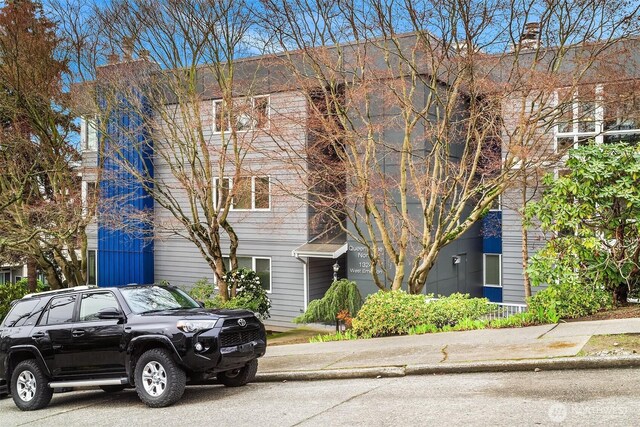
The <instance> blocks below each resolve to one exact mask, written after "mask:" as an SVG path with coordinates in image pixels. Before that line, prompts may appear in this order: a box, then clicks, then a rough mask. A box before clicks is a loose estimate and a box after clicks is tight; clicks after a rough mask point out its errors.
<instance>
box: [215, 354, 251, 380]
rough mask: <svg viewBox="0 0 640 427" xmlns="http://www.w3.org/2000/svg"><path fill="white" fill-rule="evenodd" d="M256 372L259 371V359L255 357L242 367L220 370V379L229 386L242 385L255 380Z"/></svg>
mask: <svg viewBox="0 0 640 427" xmlns="http://www.w3.org/2000/svg"><path fill="white" fill-rule="evenodd" d="M256 372H258V359H253V360H252V361H251V362H249V363H247V364H246V365H244V366H243V367H242V368H240V369H234V370H231V371H224V372H220V373H219V374H218V381H220V382H221V383H222V384H224V385H226V386H227V387H241V386H243V385H246V384H247V383H249V382H251V381H253V380H254V378H255V377H256Z"/></svg>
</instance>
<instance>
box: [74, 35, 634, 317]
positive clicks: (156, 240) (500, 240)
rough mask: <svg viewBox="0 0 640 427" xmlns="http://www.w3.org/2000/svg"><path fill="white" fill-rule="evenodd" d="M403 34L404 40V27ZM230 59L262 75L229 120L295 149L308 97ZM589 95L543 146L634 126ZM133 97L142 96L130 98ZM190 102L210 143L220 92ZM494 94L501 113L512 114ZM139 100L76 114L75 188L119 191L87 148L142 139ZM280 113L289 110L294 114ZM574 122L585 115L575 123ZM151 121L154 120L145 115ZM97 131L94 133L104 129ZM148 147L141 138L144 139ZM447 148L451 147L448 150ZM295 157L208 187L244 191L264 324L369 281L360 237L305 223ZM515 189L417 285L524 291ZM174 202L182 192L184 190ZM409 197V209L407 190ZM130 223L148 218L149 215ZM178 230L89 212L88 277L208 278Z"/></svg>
mask: <svg viewBox="0 0 640 427" xmlns="http://www.w3.org/2000/svg"><path fill="white" fill-rule="evenodd" d="M407 40H411V36H410V35H409V36H408V38H407ZM409 42H410V41H409ZM145 61H146V60H144V59H136V60H133V59H128V60H122V61H121V60H117V61H114V62H113V63H112V64H109V65H107V66H105V67H104V68H105V70H109V71H110V74H113V71H116V72H117V70H118V68H119V67H126V68H127V69H131V67H132V64H133V65H134V66H135V65H136V64H137V65H142V66H146V65H145V64H147V63H146V62H145ZM625 66H626V67H627V68H628V67H629V64H628V63H625ZM240 67H244V68H243V73H244V75H260V76H262V77H261V79H260V84H258V85H256V86H255V87H254V88H253V90H252V93H251V95H250V96H245V97H246V98H247V100H248V101H247V102H248V103H249V105H250V108H251V109H252V111H254V112H257V114H258V113H259V115H260V117H262V118H263V119H261V120H256V121H247V122H246V123H241V122H238V124H237V126H242V127H243V129H242V130H243V132H246V133H247V134H248V135H252V136H251V137H252V138H254V140H253V142H254V143H256V144H258V145H259V146H260V147H261V152H262V153H264V152H270V153H277V151H278V149H280V148H281V147H282V146H286V147H288V149H290V150H293V151H299V152H301V153H302V152H304V149H305V146H306V144H308V142H309V139H310V135H309V129H308V126H307V122H306V115H307V114H308V111H309V108H308V104H307V102H308V99H307V97H306V96H304V94H303V93H302V92H301V90H302V89H301V88H300V87H297V86H296V85H292V84H290V83H287V84H284V83H283V81H282V79H283V78H284V73H278V72H275V71H274V70H273V69H269V66H267V65H265V62H264V59H263V58H249V59H247V60H245V61H243V62H241V63H240ZM626 74H628V73H626ZM600 77H602V76H601V75H599V74H598V71H595V72H594V75H593V78H592V80H591V81H590V85H588V86H590V87H593V88H594V90H596V91H601V90H602V86H597V85H596V86H594V82H596V81H597V80H598V79H599V78H600ZM498 78H499V77H498ZM207 81H211V79H207V78H206V76H204V77H203V78H202V82H203V83H202V84H203V85H206V83H205V82H207ZM442 84H443V85H446V84H447V83H446V82H442ZM585 87H586V86H585ZM598 88H599V89H598ZM419 90H421V91H422V93H423V94H424V96H425V97H427V96H428V94H429V92H430V91H431V90H432V89H431V88H430V87H428V86H426V85H425V86H422V87H420V88H419ZM605 90H606V89H605ZM598 93H599V92H598ZM596 95H597V93H596V94H595V95H594V96H592V97H589V99H590V101H589V102H590V104H589V105H590V106H589V107H588V108H589V110H588V111H589V113H588V114H586V115H585V114H584V111H585V106H584V105H583V104H581V103H580V100H579V98H578V97H577V95H576V101H575V102H576V105H575V108H574V107H573V106H572V108H571V109H570V110H569V111H571V114H574V112H575V117H572V118H571V120H569V121H567V122H564V124H563V123H560V122H559V123H558V124H555V125H553V126H551V127H550V131H549V132H548V134H547V139H548V141H549V146H550V147H553V148H554V149H555V150H557V151H558V152H560V151H561V150H563V149H564V147H566V144H570V141H569V140H571V141H572V142H573V144H574V145H575V144H579V143H581V142H582V141H584V138H591V139H594V140H595V141H596V143H603V142H607V141H609V140H614V139H620V138H628V137H632V136H633V135H635V134H636V133H637V132H640V130H639V129H637V128H638V126H636V124H637V122H634V121H629V120H628V119H625V118H624V117H622V118H618V119H615V120H617V121H615V123H614V122H613V121H612V120H614V119H612V116H611V114H607V113H605V112H604V110H603V108H602V107H601V106H599V104H598V101H597V100H598V97H597V96H596ZM141 102H144V100H143V99H142V98H141ZM201 102H202V104H201V106H202V107H201V108H200V110H199V111H200V113H201V114H202V122H203V123H204V124H205V126H204V127H203V129H204V132H205V133H206V134H205V139H206V140H208V141H211V142H212V144H219V143H220V140H221V138H223V134H224V132H225V131H226V130H227V128H226V127H227V126H230V124H228V123H227V124H225V123H224V120H222V121H221V120H220V118H219V113H218V112H219V110H220V109H221V102H222V101H221V99H220V96H219V93H217V92H216V90H215V89H211V90H207V88H206V87H205V89H204V90H203V96H202V97H201ZM380 105H381V106H380V108H379V109H377V110H376V111H375V112H374V113H373V115H372V120H379V121H380V123H384V122H386V121H388V120H389V119H390V118H392V117H393V115H394V114H397V112H396V111H395V110H394V109H393V108H386V107H385V106H384V103H382V102H381V103H380ZM506 105H507V104H505V107H504V110H503V115H505V116H509V115H511V114H515V112H514V111H509V108H508V107H507V106H506ZM140 111H142V110H137V111H131V110H130V109H127V108H126V106H125V107H121V108H120V107H119V108H117V109H115V110H113V111H112V112H111V113H110V116H109V123H108V124H107V125H106V126H98V125H97V124H96V123H95V122H94V121H93V120H91V119H85V120H83V122H82V128H81V131H82V145H83V184H82V185H83V191H84V192H85V194H86V195H87V197H90V195H91V194H93V193H95V192H96V191H98V192H99V194H100V197H108V196H114V195H116V194H118V192H119V191H121V189H120V188H118V185H114V183H113V181H112V180H109V179H106V178H105V177H104V176H105V175H103V174H101V173H98V172H99V170H100V169H102V170H111V171H114V170H118V167H119V166H118V164H117V163H114V162H112V161H111V160H110V159H109V158H108V157H107V156H104V157H102V158H101V156H100V153H99V152H100V151H101V150H103V149H105V147H104V144H109V142H108V141H121V142H122V141H124V142H125V144H123V146H122V147H121V151H120V155H122V156H125V157H126V156H132V157H134V156H135V155H136V153H135V150H136V148H135V147H133V145H135V144H130V145H131V146H128V145H127V144H128V143H131V141H143V140H144V141H149V140H150V139H152V138H153V132H152V131H149V127H148V126H143V125H142V124H144V123H145V121H150V120H151V118H153V117H154V114H156V112H154V111H149V114H148V116H145V115H143V114H140ZM291 117H295V120H294V119H291ZM279 120H283V121H285V123H284V124H283V123H282V122H278V121H279ZM507 121H508V120H507ZM586 121H588V125H585V122H586ZM154 123H156V125H157V120H156V121H154ZM566 123H569V125H567V124H566ZM267 127H272V128H276V127H277V128H279V129H283V128H284V129H286V132H282V133H281V134H280V136H277V135H276V136H274V134H273V132H271V133H270V134H269V135H267V134H266V133H265V134H261V133H260V132H259V131H260V130H261V129H263V128H267ZM123 128H126V129H127V130H128V131H127V132H126V136H123V132H122V129H123ZM98 129H102V131H98ZM101 132H105V135H103V134H101ZM393 138H395V137H394V136H393V135H390V136H389V141H390V145H393V141H394V139H393ZM151 146H152V144H147V147H151ZM162 146H163V145H162V141H153V147H157V149H158V150H159V149H162V148H161V147H162ZM164 149H166V147H164ZM452 157H455V153H453V154H452ZM300 161H301V163H302V164H301V165H297V166H296V167H295V168H294V167H293V166H292V165H291V163H290V162H288V161H285V160H278V158H277V156H273V155H269V156H263V157H261V156H260V155H256V156H254V157H253V158H252V162H253V163H252V164H253V165H255V167H254V168H253V169H252V170H253V171H254V172H252V173H251V174H248V175H247V176H245V177H243V182H233V180H232V178H225V183H224V185H222V186H220V185H216V188H232V187H233V186H240V185H242V186H243V187H244V188H246V192H245V193H244V195H243V196H242V197H237V200H234V202H233V205H232V209H231V211H230V213H229V218H230V222H232V223H233V224H234V228H235V230H236V232H237V234H238V238H239V241H240V245H239V247H238V256H239V259H238V261H239V264H240V266H246V267H249V268H252V269H254V270H256V271H257V273H258V274H259V276H260V278H261V281H262V285H263V286H264V287H265V288H266V290H267V292H268V293H269V297H270V298H271V300H272V311H271V319H269V322H268V323H269V324H270V325H271V326H272V327H288V326H290V325H291V323H290V321H291V319H292V318H294V317H296V316H297V315H299V314H300V313H301V312H303V311H304V310H305V309H306V307H307V304H308V303H309V302H310V301H311V300H313V299H317V298H320V297H321V296H322V295H323V294H324V292H325V291H326V290H327V288H328V287H329V285H330V284H331V281H332V277H333V275H334V273H335V274H337V276H338V277H340V278H343V277H346V278H348V279H350V280H354V281H356V282H357V283H358V285H359V287H360V289H361V291H362V293H363V294H364V295H366V294H369V293H372V292H375V291H376V290H377V287H376V286H375V284H374V282H373V280H372V278H371V275H370V273H369V266H370V265H369V261H368V258H367V255H366V250H365V247H364V246H363V245H361V244H359V243H358V242H357V241H356V240H354V239H352V238H350V237H349V236H348V234H346V233H333V234H332V235H331V237H330V238H329V237H327V235H325V234H324V233H323V232H322V231H319V229H318V227H317V224H316V223H315V222H314V219H315V218H314V215H315V212H314V210H313V209H312V208H311V207H310V205H309V204H308V203H307V201H306V197H304V194H305V192H306V189H305V186H304V185H303V181H304V179H305V177H304V176H303V175H304V173H306V172H308V170H309V168H308V165H307V164H305V162H307V161H308V159H306V160H305V159H304V158H301V160H300ZM139 167H140V168H141V170H142V169H144V170H145V171H146V172H147V173H148V172H149V171H152V173H153V174H154V175H155V176H159V177H165V179H164V181H163V182H165V183H171V182H173V181H172V180H173V179H174V178H173V177H172V173H171V170H170V166H169V165H168V164H167V163H166V162H165V161H163V159H162V156H158V155H157V153H154V152H153V151H152V150H150V151H148V152H146V153H145V154H144V158H143V159H142V160H141V162H140V163H139ZM380 167H381V168H382V170H383V171H384V173H387V172H388V173H389V174H393V173H394V170H397V168H398V167H399V165H398V164H397V163H394V162H393V161H388V162H384V163H381V166H380ZM293 169H295V171H294V170H293ZM553 169H554V166H551V167H550V170H553ZM301 171H302V172H301ZM168 185H170V184H168ZM283 188H286V191H285V190H283ZM127 191H128V192H129V193H131V194H136V195H137V197H135V199H134V200H133V201H132V202H131V203H134V204H135V207H136V209H140V210H146V211H152V212H153V215H154V218H155V221H156V223H157V224H161V223H165V222H167V221H170V215H169V214H168V213H167V211H166V209H165V208H163V207H161V206H158V204H157V203H154V201H153V199H152V198H151V197H150V195H149V194H148V192H147V191H145V189H144V188H143V186H141V185H139V184H136V182H135V180H130V182H128V183H127ZM518 191H519V190H518V188H513V189H510V190H508V191H507V192H506V193H505V196H504V197H503V198H502V203H496V204H495V205H494V208H495V209H491V210H490V211H489V213H488V214H487V215H486V217H485V218H484V219H483V220H482V221H480V222H478V223H477V224H476V225H474V226H473V227H472V228H471V229H470V230H469V231H468V232H467V233H465V234H464V235H463V236H462V237H460V238H458V239H456V240H454V241H453V242H452V243H451V244H449V245H447V246H445V248H444V249H443V250H442V251H441V253H440V255H439V257H438V260H437V261H436V263H435V265H434V266H433V268H432V269H431V272H430V274H429V278H428V281H427V284H426V286H425V289H424V292H427V293H435V294H443V295H448V294H451V293H453V292H464V293H470V294H471V295H473V296H482V295H484V296H486V297H488V298H489V299H491V300H492V301H496V302H508V303H523V302H524V290H523V284H522V283H523V274H522V234H521V227H520V224H521V221H522V218H521V213H520V209H519V206H518V205H517V203H518V202H517V201H518V200H521V199H522V197H520V195H519V193H518ZM301 195H302V197H301ZM183 203H187V199H186V198H185V199H184V200H183ZM410 203H414V204H415V207H416V208H418V203H417V201H410ZM140 226H141V227H143V228H144V227H152V225H151V226H150V225H149V224H145V225H140ZM347 226H349V225H347ZM326 228H327V227H326V224H325V227H324V229H326ZM329 228H330V227H329ZM487 228H491V230H492V232H490V233H487V232H486V229H487ZM483 230H484V231H483ZM141 231H149V230H141ZM178 234H179V233H162V232H160V231H157V232H154V233H153V237H152V238H149V233H145V232H141V233H138V234H137V233H132V232H131V231H130V230H124V229H118V228H117V227H113V223H111V224H108V223H107V221H105V220H104V219H103V217H102V215H101V213H100V212H98V214H97V220H96V222H95V223H94V224H92V226H91V227H90V228H89V229H88V236H89V246H88V248H89V249H88V253H87V257H88V261H89V262H88V264H89V267H88V268H89V272H88V273H89V274H88V276H89V283H90V284H94V283H95V284H98V285H100V286H122V285H126V284H128V283H152V282H160V281H165V280H166V281H168V282H170V283H172V284H176V285H185V286H191V285H192V284H193V283H195V282H196V281H198V280H201V279H203V278H205V279H208V280H209V281H210V282H213V281H214V276H213V272H212V270H211V268H210V267H209V265H208V264H207V262H206V261H205V259H204V257H203V255H202V254H201V252H200V251H199V250H198V248H197V247H196V246H195V245H194V244H193V243H191V242H190V241H189V240H187V239H185V238H183V237H180V236H179V235H178ZM542 243H543V240H542V237H541V236H538V235H535V236H532V237H531V238H530V239H529V246H530V253H534V252H535V250H536V248H537V247H539V246H540V245H541V244H542ZM222 246H223V247H225V246H228V241H223V242H222ZM336 270H337V271H336Z"/></svg>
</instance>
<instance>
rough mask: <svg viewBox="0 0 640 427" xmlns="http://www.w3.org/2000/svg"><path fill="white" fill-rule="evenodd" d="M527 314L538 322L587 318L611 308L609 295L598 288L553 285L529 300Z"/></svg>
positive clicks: (570, 284)
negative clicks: (530, 314)
mask: <svg viewBox="0 0 640 427" xmlns="http://www.w3.org/2000/svg"><path fill="white" fill-rule="evenodd" d="M528 304H529V312H530V313H532V314H533V315H535V316H536V317H537V318H538V320H539V321H540V322H552V323H555V322H557V321H558V320H559V319H572V318H576V317H582V316H588V315H591V314H593V313H595V312H597V311H600V310H603V309H606V308H611V307H612V306H613V300H612V298H611V294H610V293H609V292H606V291H605V290H604V289H601V288H599V287H598V286H585V285H584V284H581V283H563V284H554V285H551V286H549V287H548V288H546V289H544V290H542V291H540V292H538V293H537V294H535V295H534V296H533V297H531V298H529V300H528Z"/></svg>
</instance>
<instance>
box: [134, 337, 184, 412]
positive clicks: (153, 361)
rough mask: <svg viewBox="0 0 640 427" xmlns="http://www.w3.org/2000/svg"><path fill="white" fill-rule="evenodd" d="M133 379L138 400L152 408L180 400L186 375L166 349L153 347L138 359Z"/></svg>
mask: <svg viewBox="0 0 640 427" xmlns="http://www.w3.org/2000/svg"><path fill="white" fill-rule="evenodd" d="M135 381H136V391H137V392H138V396H139V397H140V400H142V401H143V402H144V403H145V404H147V405H148V406H150V407H152V408H162V407H164V406H169V405H172V404H174V403H176V402H177V401H178V400H180V398H181V397H182V394H183V393H184V389H185V385H186V382H187V376H186V374H185V373H184V371H183V370H182V369H180V367H179V366H178V365H177V364H176V362H175V361H174V360H173V358H172V357H171V354H169V352H168V351H167V350H165V349H163V348H153V349H151V350H148V351H146V352H144V353H143V354H142V356H140V358H139V359H138V362H137V363H136V369H135Z"/></svg>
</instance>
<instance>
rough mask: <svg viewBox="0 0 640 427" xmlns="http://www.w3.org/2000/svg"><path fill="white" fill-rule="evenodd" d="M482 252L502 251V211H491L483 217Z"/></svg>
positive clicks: (493, 252)
mask: <svg viewBox="0 0 640 427" xmlns="http://www.w3.org/2000/svg"><path fill="white" fill-rule="evenodd" d="M482 252H484V253H485V254H501V253H502V211H489V213H488V214H487V216H485V217H484V218H483V219H482Z"/></svg>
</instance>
